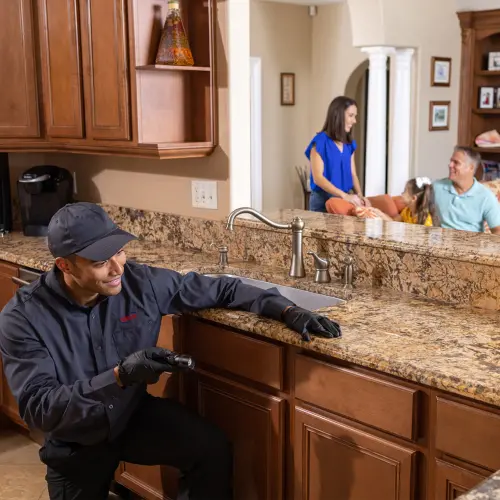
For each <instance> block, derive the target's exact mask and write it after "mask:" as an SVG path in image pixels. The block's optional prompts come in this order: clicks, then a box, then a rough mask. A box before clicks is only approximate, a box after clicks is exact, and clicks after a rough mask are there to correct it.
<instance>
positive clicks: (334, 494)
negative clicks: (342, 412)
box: [294, 407, 417, 500]
mask: <svg viewBox="0 0 500 500" xmlns="http://www.w3.org/2000/svg"><path fill="white" fill-rule="evenodd" d="M294 429H295V430H294V433H295V435H294V466H295V474H294V475H295V478H294V490H295V500H326V499H329V500H330V499H331V500H367V499H369V498H373V499H375V498H377V499H379V498H380V499H381V500H382V499H383V500H411V499H412V498H413V494H412V488H413V482H414V481H413V477H414V468H415V467H414V464H415V459H416V454H417V452H416V451H415V450H412V449H410V448H405V447H403V446H400V445H397V444H394V443H392V442H390V441H387V440H385V439H381V438H379V437H376V436H372V435H370V434H368V433H366V432H363V431H360V430H358V429H355V428H352V427H350V426H348V425H345V424H344V423H341V422H338V421H336V420H335V417H334V416H333V415H332V416H331V417H329V418H326V417H324V416H322V415H318V414H316V413H313V412H311V411H309V410H306V409H304V408H300V407H296V408H295V412H294Z"/></svg>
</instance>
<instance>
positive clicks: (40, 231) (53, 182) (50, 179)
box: [17, 165, 73, 236]
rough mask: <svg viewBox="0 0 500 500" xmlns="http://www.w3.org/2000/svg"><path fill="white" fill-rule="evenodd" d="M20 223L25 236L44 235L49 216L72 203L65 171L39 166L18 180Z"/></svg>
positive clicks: (71, 192)
mask: <svg viewBox="0 0 500 500" xmlns="http://www.w3.org/2000/svg"><path fill="white" fill-rule="evenodd" d="M17 190H18V195H19V206H20V210H21V222H22V228H23V233H24V235H25V236H47V229H48V225H49V222H50V219H51V218H52V216H53V215H54V214H55V213H56V212H57V211H58V210H59V209H60V208H62V207H64V205H66V204H68V203H72V202H73V176H72V175H71V173H70V172H68V170H66V169H64V168H60V167H55V166H52V165H39V166H36V167H32V168H30V169H29V170H27V171H26V172H24V173H23V174H22V175H21V177H19V179H18V181H17Z"/></svg>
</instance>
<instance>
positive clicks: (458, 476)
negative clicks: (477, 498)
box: [435, 460, 485, 500]
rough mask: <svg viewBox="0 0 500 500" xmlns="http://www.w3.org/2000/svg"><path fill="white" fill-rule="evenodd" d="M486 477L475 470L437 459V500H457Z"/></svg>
mask: <svg viewBox="0 0 500 500" xmlns="http://www.w3.org/2000/svg"><path fill="white" fill-rule="evenodd" d="M484 479H485V477H483V476H481V475H479V474H476V473H475V472H471V471H468V470H466V469H463V468H462V467H457V466H456V465H451V464H447V463H445V462H442V461H441V460H436V479H435V495H436V496H435V500H455V499H456V498H458V497H459V496H460V495H463V494H464V493H466V492H467V491H469V490H471V489H472V488H474V486H477V485H478V484H479V483H480V482H481V481H483V480H484Z"/></svg>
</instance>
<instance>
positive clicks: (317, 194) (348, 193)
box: [305, 96, 370, 212]
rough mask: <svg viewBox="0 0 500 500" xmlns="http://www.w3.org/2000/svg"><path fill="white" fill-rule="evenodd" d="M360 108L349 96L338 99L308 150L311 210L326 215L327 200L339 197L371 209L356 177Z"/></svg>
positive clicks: (333, 103) (330, 108) (331, 106)
mask: <svg viewBox="0 0 500 500" xmlns="http://www.w3.org/2000/svg"><path fill="white" fill-rule="evenodd" d="M357 113H358V108H357V104H356V101H355V100H354V99H350V98H349V97H344V96H340V97H336V98H335V99H334V100H333V101H332V102H331V103H330V106H329V107H328V112H327V115H326V120H325V124H324V125H323V129H322V130H321V132H320V133H319V134H316V135H315V136H314V138H313V140H312V141H311V143H310V144H309V146H308V147H307V149H306V151H305V154H306V156H307V158H308V159H309V160H310V162H311V197H310V199H309V210H312V211H314V212H326V208H325V203H326V201H327V200H328V199H329V198H331V197H333V196H335V197H338V198H343V199H344V200H346V201H349V202H351V203H353V204H354V205H358V206H360V205H365V206H369V205H370V203H369V201H368V200H367V199H366V198H365V197H364V196H363V194H362V192H361V186H360V184H359V179H358V176H357V174H356V163H355V162H354V151H355V150H356V141H355V140H354V139H352V137H351V130H352V127H353V125H354V124H355V123H356V115H357Z"/></svg>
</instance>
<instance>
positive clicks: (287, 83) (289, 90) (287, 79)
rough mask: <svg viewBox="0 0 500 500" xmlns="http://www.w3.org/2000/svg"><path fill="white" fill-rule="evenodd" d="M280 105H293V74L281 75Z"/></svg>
mask: <svg viewBox="0 0 500 500" xmlns="http://www.w3.org/2000/svg"><path fill="white" fill-rule="evenodd" d="M280 77H281V105H282V106H294V105H295V73H281V75H280Z"/></svg>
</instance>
